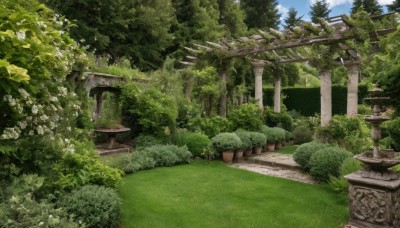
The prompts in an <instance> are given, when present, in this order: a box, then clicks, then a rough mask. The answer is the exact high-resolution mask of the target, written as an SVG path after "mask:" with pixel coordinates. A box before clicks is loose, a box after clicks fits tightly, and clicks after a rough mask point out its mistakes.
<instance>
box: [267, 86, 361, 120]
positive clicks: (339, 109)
mask: <svg viewBox="0 0 400 228" xmlns="http://www.w3.org/2000/svg"><path fill="white" fill-rule="evenodd" d="M282 93H283V94H285V95H286V96H287V98H286V99H285V100H284V104H285V105H286V107H287V109H288V110H293V109H295V110H296V111H298V112H300V113H301V115H303V116H313V115H314V114H315V113H320V111H321V101H320V88H319V87H316V88H293V87H291V88H283V89H282ZM367 93H368V87H367V85H359V86H358V101H359V103H362V101H363V98H364V97H366V96H367ZM263 100H264V105H267V106H271V107H273V105H274V89H273V88H264V89H263ZM346 109H347V87H344V86H332V114H333V115H343V114H346V112H347V111H346Z"/></svg>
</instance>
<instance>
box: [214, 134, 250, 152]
mask: <svg viewBox="0 0 400 228" xmlns="http://www.w3.org/2000/svg"><path fill="white" fill-rule="evenodd" d="M211 141H212V146H213V148H214V149H215V150H216V151H218V152H223V151H234V150H236V149H240V148H241V147H242V141H240V138H239V137H238V136H237V135H236V134H235V133H220V134H218V135H216V136H214V137H213V138H212V139H211Z"/></svg>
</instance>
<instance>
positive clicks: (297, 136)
mask: <svg viewBox="0 0 400 228" xmlns="http://www.w3.org/2000/svg"><path fill="white" fill-rule="evenodd" d="M292 137H293V140H294V143H295V144H302V143H307V142H311V141H312V137H313V133H312V132H311V130H310V129H309V128H308V127H306V126H299V127H296V128H295V129H294V130H293V133H292Z"/></svg>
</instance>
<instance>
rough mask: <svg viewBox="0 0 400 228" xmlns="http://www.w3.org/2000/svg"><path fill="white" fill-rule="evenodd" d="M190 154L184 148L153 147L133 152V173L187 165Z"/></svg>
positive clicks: (171, 146)
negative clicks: (161, 167) (155, 168)
mask: <svg viewBox="0 0 400 228" xmlns="http://www.w3.org/2000/svg"><path fill="white" fill-rule="evenodd" d="M191 157H192V154H191V153H190V152H189V151H188V149H187V147H186V146H183V147H178V146H176V145H153V146H150V147H146V148H140V149H138V150H135V151H134V152H133V154H132V163H133V165H134V171H137V170H141V169H151V168H153V167H157V166H173V165H177V164H184V163H189V162H190V158H191Z"/></svg>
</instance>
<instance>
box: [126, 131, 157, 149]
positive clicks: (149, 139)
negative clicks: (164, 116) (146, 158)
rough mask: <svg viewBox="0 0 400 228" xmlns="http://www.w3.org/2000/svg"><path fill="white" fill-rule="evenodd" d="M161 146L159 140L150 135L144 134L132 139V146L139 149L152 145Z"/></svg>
mask: <svg viewBox="0 0 400 228" xmlns="http://www.w3.org/2000/svg"><path fill="white" fill-rule="evenodd" d="M158 144H161V140H160V139H158V138H156V137H154V136H152V135H145V134H140V135H139V136H138V137H136V138H135V139H134V144H133V146H134V147H135V148H140V147H148V146H153V145H158Z"/></svg>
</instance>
